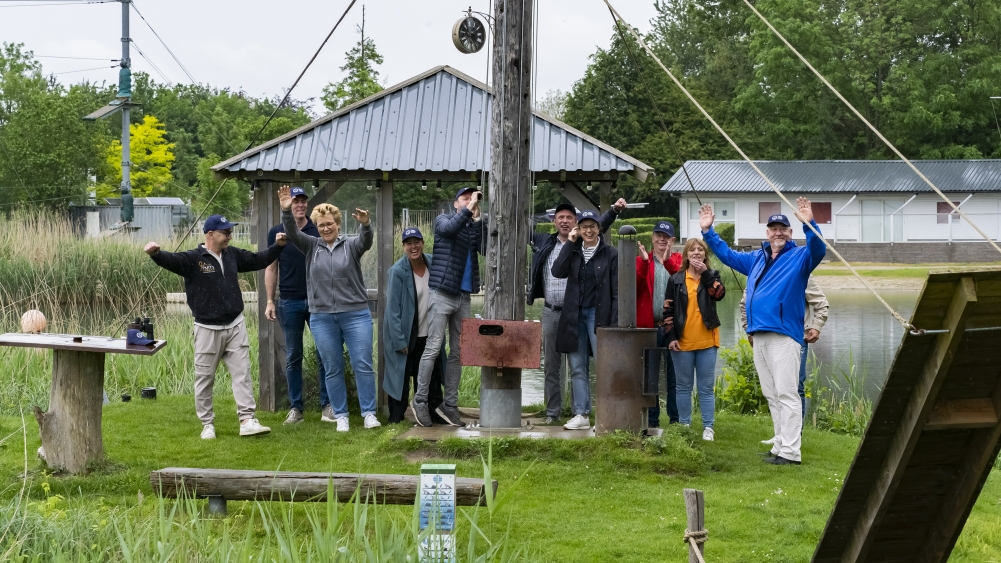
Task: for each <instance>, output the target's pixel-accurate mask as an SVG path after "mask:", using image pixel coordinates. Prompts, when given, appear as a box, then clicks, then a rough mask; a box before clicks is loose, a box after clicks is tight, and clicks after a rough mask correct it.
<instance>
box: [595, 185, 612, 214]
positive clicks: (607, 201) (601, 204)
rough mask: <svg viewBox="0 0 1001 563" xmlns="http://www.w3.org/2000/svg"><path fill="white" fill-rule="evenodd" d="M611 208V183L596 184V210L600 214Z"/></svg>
mask: <svg viewBox="0 0 1001 563" xmlns="http://www.w3.org/2000/svg"><path fill="white" fill-rule="evenodd" d="M611 208H612V183H611V182H598V209H599V211H601V212H602V213H604V212H606V211H608V210H609V209H611Z"/></svg>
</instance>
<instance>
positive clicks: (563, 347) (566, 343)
mask: <svg viewBox="0 0 1001 563" xmlns="http://www.w3.org/2000/svg"><path fill="white" fill-rule="evenodd" d="M583 242H584V241H583V239H582V238H578V239H577V240H576V241H574V242H572V243H570V242H568V243H567V244H564V245H563V249H562V250H560V254H559V256H557V257H556V262H554V263H553V275H554V276H556V277H557V278H566V280H567V292H566V295H565V296H564V297H563V312H562V313H561V314H560V324H559V327H558V330H557V333H556V349H557V350H558V351H560V352H563V353H570V352H576V351H577V317H578V316H580V300H581V286H582V285H583V281H584V253H583V251H582V250H581V246H582V245H583ZM591 262H593V263H594V276H595V278H596V279H595V282H596V285H597V287H596V288H595V290H596V291H595V296H594V299H595V305H594V327H595V328H598V327H603V326H615V325H617V324H619V253H618V251H616V250H615V247H613V246H611V245H608V244H605V242H604V241H603V240H601V239H600V238H599V239H598V248H597V249H596V250H595V251H594V256H592V257H591Z"/></svg>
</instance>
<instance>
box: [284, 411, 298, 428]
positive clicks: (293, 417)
mask: <svg viewBox="0 0 1001 563" xmlns="http://www.w3.org/2000/svg"><path fill="white" fill-rule="evenodd" d="M300 422H302V413H301V412H299V409H291V410H289V411H288V416H287V417H285V424H299V423H300Z"/></svg>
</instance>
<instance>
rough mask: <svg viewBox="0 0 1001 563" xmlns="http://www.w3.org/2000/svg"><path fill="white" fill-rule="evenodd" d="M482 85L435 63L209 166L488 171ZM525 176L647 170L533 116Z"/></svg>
mask: <svg viewBox="0 0 1001 563" xmlns="http://www.w3.org/2000/svg"><path fill="white" fill-rule="evenodd" d="M491 98H492V96H491V95H490V94H489V90H488V88H487V87H486V85H484V84H483V83H482V82H478V81H477V80H475V79H473V78H470V77H468V76H466V75H464V74H462V73H460V72H458V71H456V70H455V69H453V68H450V67H447V66H439V67H436V68H433V69H431V70H429V71H427V72H425V73H423V74H421V75H419V76H416V77H414V78H411V79H410V80H407V81H405V82H403V83H400V84H397V85H396V86H393V87H391V88H387V89H385V90H383V91H382V92H379V93H378V94H375V95H373V96H370V97H368V98H366V99H364V100H361V101H360V102H357V103H355V104H352V105H350V106H347V107H345V108H342V109H340V110H338V111H336V112H334V113H332V114H329V115H327V116H324V117H322V118H320V119H317V120H316V121H313V122H312V123H309V124H307V125H305V126H303V127H300V128H299V129H296V130H295V131H292V132H290V133H287V134H285V135H282V136H281V137H278V138H276V139H273V140H271V141H268V142H267V143H264V144H262V145H260V146H257V147H254V148H252V149H250V150H248V151H246V152H244V153H242V154H239V155H237V156H234V157H233V158H230V159H229V160H226V161H224V162H221V163H219V164H217V165H215V166H213V167H212V169H213V170H215V171H227V172H241V171H253V172H257V171H264V172H269V171H282V172H289V171H300V172H305V171H313V172H324V171H351V170H367V171H375V170H380V171H389V170H413V171H418V172H425V171H427V172H475V171H479V170H484V169H486V170H489V169H490V148H489V143H490V103H491ZM531 143H532V156H531V169H532V171H533V172H545V171H548V172H560V171H564V170H565V171H567V172H593V171H601V172H609V171H616V172H630V173H632V174H634V175H635V176H637V177H638V178H640V179H641V180H642V179H644V178H645V177H646V175H647V174H649V173H652V172H653V169H652V168H650V167H649V166H648V165H646V164H644V163H642V162H640V161H639V160H636V159H635V158H632V157H630V156H628V155H626V154H624V153H622V152H620V151H618V150H616V149H614V148H612V147H610V146H608V145H606V144H604V143H602V142H600V141H598V140H596V139H594V138H592V137H589V136H588V135H585V134H584V133H582V132H580V131H578V130H576V129H574V128H573V127H570V126H569V125H567V124H565V123H562V122H560V121H558V120H556V119H553V118H552V117H549V116H548V115H545V114H543V113H540V112H533V117H532V140H531Z"/></svg>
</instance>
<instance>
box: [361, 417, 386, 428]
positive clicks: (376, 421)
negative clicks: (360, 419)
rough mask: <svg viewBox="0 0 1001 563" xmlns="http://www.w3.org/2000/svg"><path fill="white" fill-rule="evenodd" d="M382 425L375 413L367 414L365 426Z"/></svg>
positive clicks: (374, 426)
mask: <svg viewBox="0 0 1001 563" xmlns="http://www.w3.org/2000/svg"><path fill="white" fill-rule="evenodd" d="M380 426H382V423H381V422H379V419H378V418H376V417H375V415H374V414H369V415H365V428H378V427H380Z"/></svg>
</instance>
